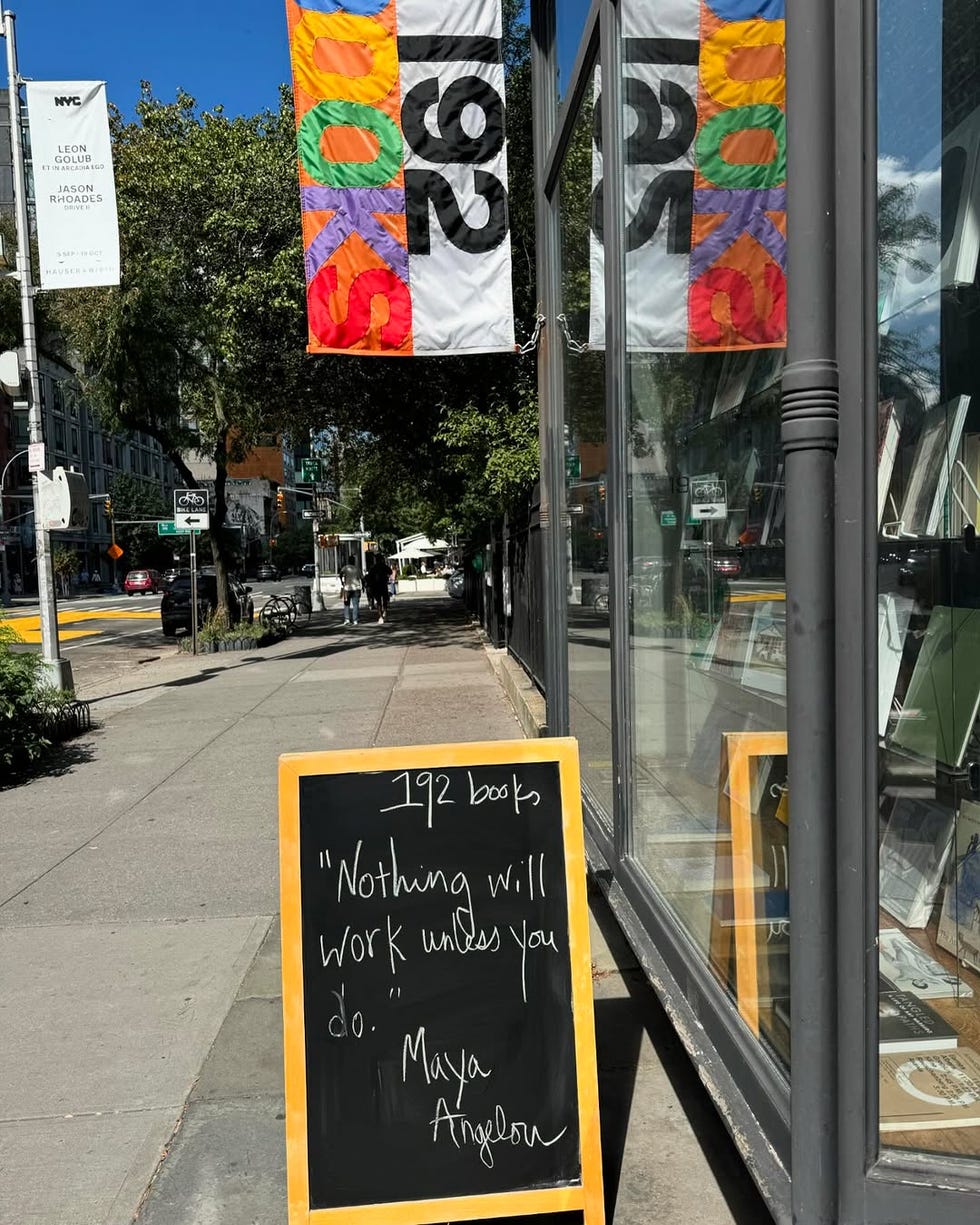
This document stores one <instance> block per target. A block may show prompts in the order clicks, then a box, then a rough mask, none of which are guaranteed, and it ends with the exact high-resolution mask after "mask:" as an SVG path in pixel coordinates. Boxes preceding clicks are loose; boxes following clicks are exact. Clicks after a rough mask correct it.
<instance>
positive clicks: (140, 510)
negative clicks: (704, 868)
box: [109, 472, 171, 570]
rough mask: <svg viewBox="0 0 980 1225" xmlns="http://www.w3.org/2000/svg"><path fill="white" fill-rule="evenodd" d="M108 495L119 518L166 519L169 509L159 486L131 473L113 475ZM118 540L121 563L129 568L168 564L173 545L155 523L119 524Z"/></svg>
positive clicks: (114, 514) (113, 511) (114, 513)
mask: <svg viewBox="0 0 980 1225" xmlns="http://www.w3.org/2000/svg"><path fill="white" fill-rule="evenodd" d="M109 496H110V497H111V499H112V514H113V517H114V518H115V519H117V520H127V519H128V520H134V519H165V518H167V509H168V508H167V507H166V506H165V505H164V501H163V498H162V496H161V495H160V491H159V489H157V488H155V487H154V486H152V485H148V484H147V483H146V482H145V481H138V480H136V479H135V478H134V477H132V476H130V475H129V474H128V473H125V472H120V473H118V474H117V475H116V476H115V477H113V480H112V484H111V485H110V487H109ZM116 543H117V544H118V545H119V546H120V548H121V549H122V550H123V554H124V556H123V558H122V565H123V566H124V567H125V568H126V569H128V570H131V569H132V568H133V567H134V566H166V565H167V564H169V558H170V552H171V551H170V548H169V547H168V546H167V545H166V544H165V543H163V542H162V541H161V539H160V536H159V535H158V533H157V529H156V527H155V525H154V524H152V523H148V524H141V525H139V526H135V525H133V526H120V527H117V528H116Z"/></svg>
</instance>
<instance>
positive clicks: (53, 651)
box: [3, 9, 72, 689]
mask: <svg viewBox="0 0 980 1225" xmlns="http://www.w3.org/2000/svg"><path fill="white" fill-rule="evenodd" d="M14 20H15V19H14V14H13V13H12V12H10V10H9V9H4V11H3V37H4V38H5V39H6V43H7V86H8V94H9V98H10V147H11V152H12V154H13V164H14V166H13V169H14V204H15V209H14V212H15V216H16V221H17V272H16V276H17V280H18V282H19V285H20V317H21V325H22V328H23V333H24V365H25V367H26V369H27V380H28V417H27V429H28V439H29V440H30V442H32V443H43V442H44V423H43V420H42V417H41V379H40V375H39V373H38V360H37V328H36V326H35V323H34V285H33V282H32V279H31V234H30V224H29V221H28V215H27V176H26V174H25V172H24V142H23V133H22V130H21V115H20V85H21V80H20V73H19V72H18V69H17V42H16V38H15V35H14ZM31 485H32V488H33V492H34V538H35V543H36V554H37V598H38V604H39V605H40V614H41V662H42V667H43V670H44V672H45V674H46V679H47V680H48V681H49V683H50V684H52V685H54V686H56V687H57V688H58V689H71V688H72V675H71V664H69V662H68V661H67V660H66V659H62V658H61V655H60V652H59V649H58V606H57V602H56V599H55V592H54V568H53V566H52V564H51V538H50V535H49V534H48V532H47V531H46V530H45V528H44V525H43V522H42V519H41V506H40V486H39V483H38V474H37V473H36V472H33V473H32V474H31Z"/></svg>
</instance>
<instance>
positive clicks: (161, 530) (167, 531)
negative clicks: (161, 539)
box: [157, 519, 191, 536]
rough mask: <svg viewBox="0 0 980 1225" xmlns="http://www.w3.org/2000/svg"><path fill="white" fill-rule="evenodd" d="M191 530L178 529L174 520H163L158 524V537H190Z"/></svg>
mask: <svg viewBox="0 0 980 1225" xmlns="http://www.w3.org/2000/svg"><path fill="white" fill-rule="evenodd" d="M190 534H191V533H190V529H189V528H186V527H178V526H177V524H176V523H174V521H173V519H161V520H160V521H159V522H158V523H157V535H158V536H189V535H190Z"/></svg>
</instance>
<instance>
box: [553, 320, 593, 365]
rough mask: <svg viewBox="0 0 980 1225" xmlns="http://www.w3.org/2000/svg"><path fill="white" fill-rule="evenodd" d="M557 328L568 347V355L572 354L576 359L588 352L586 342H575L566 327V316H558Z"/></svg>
mask: <svg viewBox="0 0 980 1225" xmlns="http://www.w3.org/2000/svg"><path fill="white" fill-rule="evenodd" d="M558 326H559V327H560V328H561V330H562V332H563V333H564V335H565V344H566V345H568V351H569V353H574V354H575V356H576V357H577V356H578V355H579V354H580V353H587V352H588V351H589V343H588V341H581V340H576V339H575V337H574V336H573V335H572V332H571V329H570V328H569V326H568V317H567V316H566V315H559V316H558Z"/></svg>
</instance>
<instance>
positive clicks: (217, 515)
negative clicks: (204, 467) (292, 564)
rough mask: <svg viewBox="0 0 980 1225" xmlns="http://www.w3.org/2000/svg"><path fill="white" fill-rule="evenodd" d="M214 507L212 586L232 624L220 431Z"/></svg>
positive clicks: (224, 439)
mask: <svg viewBox="0 0 980 1225" xmlns="http://www.w3.org/2000/svg"><path fill="white" fill-rule="evenodd" d="M213 458H214V507H213V509H212V511H211V555H212V557H213V558H214V574H215V583H216V585H217V589H218V590H217V596H218V611H219V612H221V613H223V614H224V616H225V620H226V622H227V623H228V624H229V625H230V624H231V607H230V601H229V599H228V572H229V570H230V569H231V566H232V563H233V560H234V558H233V554H232V550H231V549H230V548H229V546H228V543H227V541H226V540H225V537H224V526H225V521H226V520H227V518H228V499H227V484H228V431H227V430H221V431H220V433H219V434H218V438H217V441H216V442H215V444H214V457H213Z"/></svg>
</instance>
